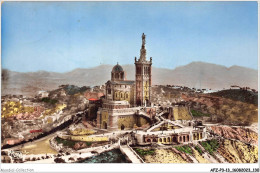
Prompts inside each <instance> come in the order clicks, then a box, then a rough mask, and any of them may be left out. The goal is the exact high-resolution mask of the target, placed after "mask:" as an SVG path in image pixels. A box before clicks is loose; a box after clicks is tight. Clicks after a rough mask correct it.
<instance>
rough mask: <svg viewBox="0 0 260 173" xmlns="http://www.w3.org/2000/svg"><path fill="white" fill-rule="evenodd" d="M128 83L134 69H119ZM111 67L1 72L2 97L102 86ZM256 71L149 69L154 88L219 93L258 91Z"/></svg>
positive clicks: (200, 65) (199, 65)
mask: <svg viewBox="0 0 260 173" xmlns="http://www.w3.org/2000/svg"><path fill="white" fill-rule="evenodd" d="M122 66H123V68H124V70H125V72H126V77H127V79H128V80H134V79H135V77H134V73H135V68H134V65H122ZM112 68H113V65H100V66H97V67H94V68H86V69H83V68H79V69H75V70H73V71H70V72H66V73H56V72H47V71H38V72H27V73H21V72H14V71H9V70H6V69H3V70H2V95H6V94H22V95H34V94H36V92H37V91H40V90H53V89H56V88H58V86H59V85H62V84H70V85H77V86H94V85H103V84H104V83H105V82H106V81H107V80H109V79H110V78H111V76H110V75H111V70H112ZM257 79H258V78H257V70H254V69H250V68H245V67H240V66H232V67H230V68H227V67H225V66H221V65H216V64H210V63H204V62H192V63H190V64H188V65H185V66H180V67H177V68H175V69H165V68H157V67H153V68H152V84H153V85H157V84H160V85H166V84H170V85H181V86H187V87H191V88H192V87H195V88H210V89H212V90H219V89H223V88H229V87H230V86H231V85H239V86H247V87H250V88H253V89H257V88H258V87H257V83H258V81H257Z"/></svg>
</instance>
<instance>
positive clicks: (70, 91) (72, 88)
mask: <svg viewBox="0 0 260 173" xmlns="http://www.w3.org/2000/svg"><path fill="white" fill-rule="evenodd" d="M64 89H65V91H66V94H68V95H74V94H77V93H83V92H85V91H86V90H87V89H89V88H88V87H86V86H83V87H78V86H75V85H66V86H65V87H64Z"/></svg>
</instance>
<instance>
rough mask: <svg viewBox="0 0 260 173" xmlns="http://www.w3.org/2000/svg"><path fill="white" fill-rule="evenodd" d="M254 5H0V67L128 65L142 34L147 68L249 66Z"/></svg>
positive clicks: (254, 53)
mask: <svg viewBox="0 0 260 173" xmlns="http://www.w3.org/2000/svg"><path fill="white" fill-rule="evenodd" d="M257 10H258V9H257V2H4V3H3V4H2V26H1V27H2V29H1V36H2V40H1V45H2V47H1V48H2V54H1V58H2V59H1V63H2V68H5V69H9V70H13V71H18V72H33V71H39V70H45V71H53V72H67V71H71V70H73V69H75V68H91V67H95V66H98V65H101V64H111V65H114V64H116V63H117V62H118V63H119V64H134V57H139V56H140V48H141V42H142V40H141V36H142V33H145V34H146V49H147V58H148V59H149V57H153V66H155V67H161V68H169V69H174V68H176V67H178V66H182V65H187V64H189V63H191V62H193V61H202V62H208V63H214V64H220V65H224V66H227V67H230V66H233V65H238V66H244V67H248V68H253V69H257V68H258V42H257V41H258V40H257V39H258V38H257V37H258V35H257V34H258V28H257V25H258V19H257Z"/></svg>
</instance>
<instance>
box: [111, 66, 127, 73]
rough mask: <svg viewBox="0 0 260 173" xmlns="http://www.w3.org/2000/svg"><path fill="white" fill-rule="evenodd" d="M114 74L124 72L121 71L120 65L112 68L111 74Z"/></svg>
mask: <svg viewBox="0 0 260 173" xmlns="http://www.w3.org/2000/svg"><path fill="white" fill-rule="evenodd" d="M115 72H124V70H123V68H122V66H121V65H118V64H117V65H115V66H114V67H113V70H112V73H115Z"/></svg>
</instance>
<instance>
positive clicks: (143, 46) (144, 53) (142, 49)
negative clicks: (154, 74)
mask: <svg viewBox="0 0 260 173" xmlns="http://www.w3.org/2000/svg"><path fill="white" fill-rule="evenodd" d="M140 60H141V61H145V60H146V49H145V35H144V33H143V35H142V47H141V50H140Z"/></svg>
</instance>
